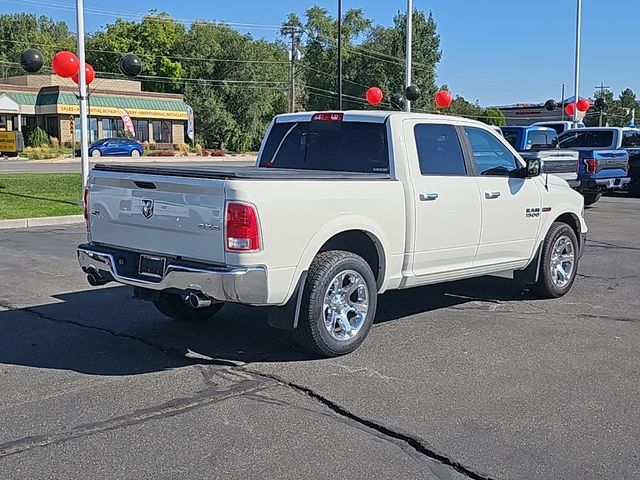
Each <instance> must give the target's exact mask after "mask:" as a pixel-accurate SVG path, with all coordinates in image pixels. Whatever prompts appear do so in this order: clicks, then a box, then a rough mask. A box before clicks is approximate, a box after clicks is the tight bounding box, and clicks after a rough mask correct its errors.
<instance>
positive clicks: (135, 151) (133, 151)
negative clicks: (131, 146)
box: [131, 150, 140, 157]
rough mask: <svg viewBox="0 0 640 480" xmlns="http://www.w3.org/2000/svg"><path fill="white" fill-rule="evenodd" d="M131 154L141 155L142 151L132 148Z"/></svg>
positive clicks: (133, 155)
mask: <svg viewBox="0 0 640 480" xmlns="http://www.w3.org/2000/svg"><path fill="white" fill-rule="evenodd" d="M131 156H132V157H139V156H140V151H139V150H131Z"/></svg>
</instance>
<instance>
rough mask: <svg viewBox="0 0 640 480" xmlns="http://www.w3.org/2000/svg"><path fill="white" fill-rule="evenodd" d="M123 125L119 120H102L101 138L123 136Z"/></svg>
mask: <svg viewBox="0 0 640 480" xmlns="http://www.w3.org/2000/svg"><path fill="white" fill-rule="evenodd" d="M124 134H125V133H124V123H122V119H121V118H103V119H102V138H111V137H122V136H124Z"/></svg>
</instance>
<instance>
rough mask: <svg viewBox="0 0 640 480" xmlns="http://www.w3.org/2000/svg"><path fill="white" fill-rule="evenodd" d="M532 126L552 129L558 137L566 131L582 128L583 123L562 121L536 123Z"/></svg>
mask: <svg viewBox="0 0 640 480" xmlns="http://www.w3.org/2000/svg"><path fill="white" fill-rule="evenodd" d="M532 126H534V127H547V128H553V129H554V130H555V131H556V133H557V134H558V135H560V134H561V133H564V132H566V131H567V130H573V129H576V128H584V123H582V122H575V123H574V122H569V121H566V120H563V121H561V122H560V121H558V122H554V121H548V122H536V123H534V124H533V125H532Z"/></svg>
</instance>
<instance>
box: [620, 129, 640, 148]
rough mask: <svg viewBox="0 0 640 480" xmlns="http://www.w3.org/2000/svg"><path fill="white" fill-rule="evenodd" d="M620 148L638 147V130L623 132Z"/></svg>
mask: <svg viewBox="0 0 640 480" xmlns="http://www.w3.org/2000/svg"><path fill="white" fill-rule="evenodd" d="M622 148H640V130H634V131H631V132H624V135H623V136H622Z"/></svg>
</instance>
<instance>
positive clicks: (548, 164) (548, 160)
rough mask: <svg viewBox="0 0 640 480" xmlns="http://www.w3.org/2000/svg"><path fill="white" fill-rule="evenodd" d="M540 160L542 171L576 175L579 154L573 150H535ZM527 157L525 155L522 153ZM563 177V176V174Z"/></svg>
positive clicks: (525, 156)
mask: <svg viewBox="0 0 640 480" xmlns="http://www.w3.org/2000/svg"><path fill="white" fill-rule="evenodd" d="M535 155H537V157H538V158H540V160H541V161H542V172H543V173H550V174H552V175H557V174H559V173H572V174H575V176H576V177H577V175H578V161H579V159H580V154H579V153H578V152H577V151H573V150H542V151H539V152H536V153H535ZM523 157H524V158H527V155H526V154H524V155H523ZM563 178H565V176H563Z"/></svg>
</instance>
